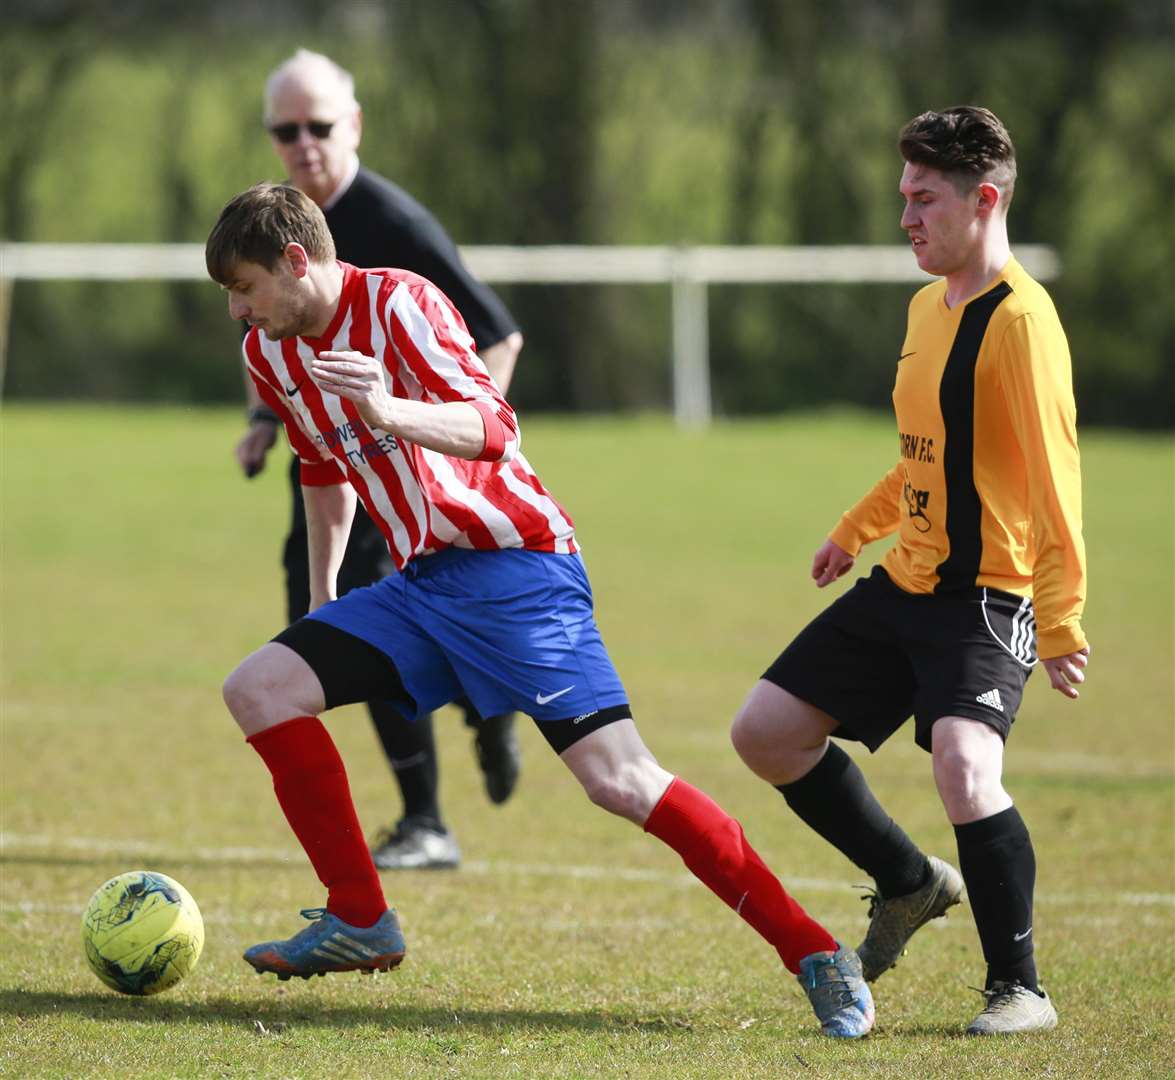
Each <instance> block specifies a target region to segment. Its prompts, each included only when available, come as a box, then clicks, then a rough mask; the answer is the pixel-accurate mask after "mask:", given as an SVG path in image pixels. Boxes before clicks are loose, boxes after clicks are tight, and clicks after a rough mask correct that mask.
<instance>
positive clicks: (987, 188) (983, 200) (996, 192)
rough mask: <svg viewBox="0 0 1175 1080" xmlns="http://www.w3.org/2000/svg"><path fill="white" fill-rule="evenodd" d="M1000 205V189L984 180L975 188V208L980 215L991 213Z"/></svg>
mask: <svg viewBox="0 0 1175 1080" xmlns="http://www.w3.org/2000/svg"><path fill="white" fill-rule="evenodd" d="M999 205H1000V189H999V188H998V187H996V186H995V184H989V183H987V182H986V181H985V182H984V183H982V184H980V185H979V187H978V188H976V189H975V209H976V210H978V211H979V213H980V214H982V215H985V216H986V215H987V214H990V213H992V212H993V211H994V210H995V209H996V207H998V206H999Z"/></svg>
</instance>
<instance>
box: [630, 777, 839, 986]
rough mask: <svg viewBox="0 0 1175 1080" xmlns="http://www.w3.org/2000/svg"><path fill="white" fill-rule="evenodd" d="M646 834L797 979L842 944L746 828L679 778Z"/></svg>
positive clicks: (667, 791)
mask: <svg viewBox="0 0 1175 1080" xmlns="http://www.w3.org/2000/svg"><path fill="white" fill-rule="evenodd" d="M645 832H648V833H652V834H653V835H654V836H655V837H657V839H658V840H663V841H664V842H665V843H666V844H668V845H669V846H670V847H671V848H673V850H674V851H676V852H677V853H678V855H680V856H681V858H682V861H683V862H684V863H685V865H686V866H688V867H689V868H690V870H692V871H693V873H694V876H695V877H697V878H698V880H700V881H701V882H702V884H703V885H706V886H707V887H708V888H709V889H710V890H711V891H712V892H714V893H716V894H717V896H718V897H719V898H720V899H721V900H723V901H724V902H725V903H726V904H727V905H728V906H729V907H732V908H734V910H735V912H736V913H737V914H739V915H740V916H742V918H743V919H744V920H745V921H746V922H748V923H750V924H751V926H753V927H754V928H755V929H756V930H758V931H759V933H760V934H761V935H762V936H763V937H764V938H766V939H767V941H768V942H770V943H771V944H772V945H773V946H775V951H776V952H778V953H779V958H780V959H781V960H782V961H783V963H784V966H785V967H786V968H787V969H788V971H790V972H792V973H793V974H795V973H798V972H799V970H800V961H801V960H802V959H803V958H804V957H805V956H808V955H810V954H811V953H814V952H835V951H836V948H837V944H836V940H835V939H834V938H833V937H832V935H831V934H829V932H828V931H827V930H825V929H824V927H823V926H821V925H820V924H819V923H818V922H816V920H815V919H813V918H812V917H811V916H809V915H808V913H807V912H806V911H804V909H803V908H802V907H800V905H799V904H797V903H796V901H795V900H793V899H792V898H791V897H790V896H789V895H788V894H787V892H786V891H785V890H784V888H783V886H782V885H781V884H780V883H779V879H778V878H776V876H775V875H774V874H773V873H771V871H770V870H768V869H767V866H766V864H765V863H764V862H763V860H762V859H760V858H759V856H758V854H757V853H756V852H755V849H754V848H753V847H751V845H750V844H748V843H747V840H746V837H745V836H743V830H742V826H741V825H740V824H739V823H738V822H737V821H735V820H734V818H732V817H731V816H730V815H729V814H728V813H727V812H726V811H725V810H723V809H722V807H721V806H719V805H718V804H717V803H716V802H714V800H713V799H711V798H710V796H709V795H706V794H705V793H704V792H701V791H699V790H698V789H697V788H695V787H691V786H690V785H689V784H687V783H686V782H685V781H684V780H682V779H681V777H679V776H678V777H674V778H673V781H672V782H671V783H670V785H669V787H668V788H666V789H665V794H664V795H662V796H661V801H660V802H658V803H657V805H656V806H654V807H653V812H652V813H651V814H650V815H649V818H648V820H647V821H646V822H645Z"/></svg>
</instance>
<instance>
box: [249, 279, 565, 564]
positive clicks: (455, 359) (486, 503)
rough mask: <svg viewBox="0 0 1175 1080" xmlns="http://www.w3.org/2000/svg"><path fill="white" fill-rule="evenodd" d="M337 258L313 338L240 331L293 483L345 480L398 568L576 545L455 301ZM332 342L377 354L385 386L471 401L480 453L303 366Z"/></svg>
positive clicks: (419, 283) (429, 287) (419, 397)
mask: <svg viewBox="0 0 1175 1080" xmlns="http://www.w3.org/2000/svg"><path fill="white" fill-rule="evenodd" d="M338 265H339V266H340V268H341V269H342V271H343V289H342V295H341V297H340V299H339V306H338V309H337V311H336V312H335V315H334V318H333V319H332V320H331V322H330V325H329V326H328V327H327V329H326V331H325V333H324V334H323V336H322V337H320V338H305V337H292V338H285V339H283V340H281V341H270V340H269V339H268V338H267V337H265V336H264V335H263V334H262V333H261V332H260V331H259V330H258V329H257V328H256V327H254V328H253V329H251V330H250V331H249V333H248V334H247V335H246V337H245V342H244V354H245V363H246V365H247V367H248V370H249V374H250V376H251V377H252V379H253V381H254V383H255V384H256V386H257V389H258V391H259V392H260V394H261V397H262V399H263V400H264V401H265V403H266V404H267V405H269V406H270V408H272V409H273V410H274V411H275V412H277V414H278V415H279V416H280V417H281V418H282V421H283V423H284V425H285V429H286V434H287V436H288V437H289V440H290V445H291V446H292V447H293V449H294V452H295V453H296V454H297V455H298V457H299V458H300V460H301V462H302V467H301V468H302V483H303V484H304V485H310V486H314V485H327V484H338V483H342V482H344V481H349V482H350V483H351V485H352V486H353V487H354V488H355V490H356V492H358V495H359V498H360V499H361V500H362V502H363V506H364V509H365V510H366V511H367V513H368V515H369V516H370V518H371V520H372V521H373V522H375V524H376V525H377V526H378V527H379V529H380V531H381V532H382V533H383V535H384V538H385V539H386V540H387V542H388V549H389V551H390V552H391V555H392V559H393V561H394V562H395V565H396V568H397V569H403V567H404V566H405V565H406V564H407V562H408V561H409V560H410V559H412V558H413V557H414V556H416V555H422V554H427V553H430V552H434V551H439V550H441V549H442V548H447V547H461V548H471V549H477V550H487V551H492V550H497V549H502V548H524V549H526V550H529V551H549V552H555V553H558V554H570V553H573V552H575V551H577V550H578V548H577V546H576V543H575V531H574V527H573V525H572V522H571V519H570V517H568V515H567V514H566V513H565V512H564V510H563V508H562V507H561V506H560V505H559V504H558V503H557V502H556V501H555V499H554V498H553V497H552V496H551V494H550V493H549V492H548V491H547V490H546V488H545V487H543V485H542V483H541V482H540V480H539V478H538V477H537V476H536V475H535V473H534V470H533V469H532V468H531V467H530V464H529V463H528V462H527V460H526V458H525V457H523V456H522V454H521V453H519V452H518V445H519V434H518V421H517V418H516V417H515V415H514V410H513V409H512V408H511V407H510V406H509V404H507V402H506V400H505V399H504V398H503V397H502V395H501V393H500V392H499V391H498V388H497V386H496V384H495V383H494V381H493V379H492V378H490V375H489V373H488V372H487V371H486V369H485V365H483V364H482V362H481V360H480V359H479V358H478V356H477V354H476V353H475V352H474V347H473V339H472V338H471V337H470V335H469V332H468V330H467V329H466V327H465V323H464V321H463V320H462V318H461V316H460V315H459V314H458V312H457V310H456V308H455V307H453V305H452V304H451V303H450V302H449V300H448V299H447V298H446V297H445V295H444V294H443V293H442V292H441V291H440V290H439V289H438V288H437V287H436V286H435V285H433V284H432V283H431V282H429V281H427V280H426V279H424V278H422V277H420V276H419V275H417V274H412V273H409V272H408V271H406V270H391V269H378V270H363V269H359V268H357V267H354V266H351V265H349V264H347V263H342V262H340V263H339V264H338ZM332 351H333V352H346V351H354V352H358V353H361V354H363V355H364V356H370V357H375V358H376V359H377V360H379V361H380V362H381V363H382V364H383V366H384V370H385V376H384V381H385V385H386V386H387V389H388V392H389V393H390V394H391V395H392V396H393V397H399V398H407V399H409V400H412V401H423V402H432V403H436V404H440V403H444V402H454V401H463V402H467V403H468V404H470V405H472V406H473V407H474V408H476V409H477V410H478V412H479V413H480V414H481V417H482V421H483V423H484V424H485V432H486V441H485V447H484V448H483V450H482V453H481V455H480V456H479V458H478V459H477V460H475V461H466V460H464V459H461V458H455V457H449V456H447V455H445V454H441V453H438V452H437V451H435V450H427V449H425V448H424V447H422V446H418V445H416V444H414V443H410V442H407V441H406V440H404V439H402V438H400V437H399V436H397V435H394V434H393V433H391V432H388V431H383V430H380V429H379V428H371V427H368V426H367V424H366V423H364V421H363V419H362V417H361V416H360V415H359V411H358V409H357V408H356V407H355V404H354V403H353V402H351V401H348V400H346V399H345V398H342V397H338V396H336V395H335V394H330V393H323V392H322V391H321V390H319V389H318V387H317V386H315V384H314V382H313V380H312V379H310V377H309V375H308V374H307V366H308V365H309V363H310V360H311V359H312V358H313V357H315V356H317V355H318V354H320V353H323V352H332Z"/></svg>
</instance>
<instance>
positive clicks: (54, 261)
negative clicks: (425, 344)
mask: <svg viewBox="0 0 1175 1080" xmlns="http://www.w3.org/2000/svg"><path fill="white" fill-rule="evenodd" d="M461 254H462V256H463V257H464V259H465V261H466V263H467V264H468V266H469V268H470V269H471V270H472V271H473V273H474V274H475V275H476V276H477V277H479V278H481V279H482V280H483V281H486V282H489V283H491V284H520V283H526V284H548V285H550V284H561V285H577V284H612V285H624V284H666V285H669V286H670V287H671V289H672V303H673V308H672V310H673V338H672V341H673V358H672V359H673V412H674V416H675V417H676V419H677V422H678V424H680V425H681V426H683V427H700V426H704V425H706V424H708V423H709V422H710V416H711V406H710V358H709V318H708V305H707V286H709V285H711V284H722V285H728V284H768V283H771V284H816V283H825V284H866V283H890V282H894V283H902V282H906V283H910V284H921V283H924V282H925V281H926V280H927V278H926V275H925V274H923V273H922V271H920V270H919V269H918V267H917V265H916V264H915V262H914V258H913V256H912V255H911V254H910V250H909V248H908V247H906V246H905V245H894V246H834V247H573V246H565V247H559V246H556V247H505V246H469V247H463V248H462V249H461ZM1016 257H1017V258H1018V259H1019V260H1020V262H1021V263H1022V264H1023V265H1024V267H1025V269H1026V270H1027V271H1028V272H1029V273H1030V274H1032V275H1033V276H1034V277H1036V278H1037V279H1038V280H1040V281H1049V280H1052V279H1053V278H1055V277H1056V276H1057V275H1058V273H1059V272H1060V264H1059V262H1058V259H1057V256H1056V254H1055V252H1054V251H1053V250H1052V249H1051V248H1049V247H1045V246H1042V245H1033V244H1028V245H1022V246H1018V247H1017V248H1016ZM53 280H95V281H99V280H100V281H150V280H153V281H203V280H206V273H205V270H204V248H203V245H201V244H12V243H0V386H3V371H4V365H5V359H6V353H7V338H8V325H9V319H10V317H11V304H12V283H13V282H15V281H53Z"/></svg>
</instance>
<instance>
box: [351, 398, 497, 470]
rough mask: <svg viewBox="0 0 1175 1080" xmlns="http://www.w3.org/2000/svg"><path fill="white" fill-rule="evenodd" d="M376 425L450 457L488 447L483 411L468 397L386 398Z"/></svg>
mask: <svg viewBox="0 0 1175 1080" xmlns="http://www.w3.org/2000/svg"><path fill="white" fill-rule="evenodd" d="M374 426H375V427H378V428H381V429H382V430H384V431H390V432H391V433H392V434H393V435H395V436H397V437H398V438H401V439H404V440H405V441H406V442H410V443H415V444H416V445H417V446H423V447H426V448H427V449H429V450H436V451H437V452H438V453H441V454H447V455H449V456H450V457H457V458H466V459H468V460H473V459H475V458H477V457H480V456H481V454H482V451H483V450H484V449H485V447H486V423H485V421H484V420H483V418H482V414H481V413H480V412H478V410H477V409H476V408H474V407H473V406H472V405H470V404H469V403H468V402H465V401H447V402H443V403H436V404H434V403H431V402H426V401H408V400H405V399H404V398H391V399H389V400H388V401H386V402H384V404H383V407H382V409H381V410H380V414H379V416H378V417H377V418H376V420H375V424H374Z"/></svg>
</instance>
